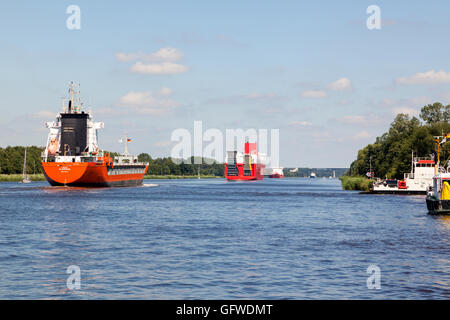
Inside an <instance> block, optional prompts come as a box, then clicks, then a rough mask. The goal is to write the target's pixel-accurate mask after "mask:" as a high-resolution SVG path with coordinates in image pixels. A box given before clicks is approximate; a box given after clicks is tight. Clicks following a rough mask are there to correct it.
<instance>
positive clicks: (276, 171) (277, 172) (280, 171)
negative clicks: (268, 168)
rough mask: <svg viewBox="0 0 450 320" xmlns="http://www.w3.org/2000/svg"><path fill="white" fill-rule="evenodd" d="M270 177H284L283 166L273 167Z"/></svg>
mask: <svg viewBox="0 0 450 320" xmlns="http://www.w3.org/2000/svg"><path fill="white" fill-rule="evenodd" d="M269 178H284V173H283V168H272V173H271V174H269Z"/></svg>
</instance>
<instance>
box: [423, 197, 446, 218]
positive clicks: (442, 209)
mask: <svg viewBox="0 0 450 320" xmlns="http://www.w3.org/2000/svg"><path fill="white" fill-rule="evenodd" d="M426 200H427V209H428V213H429V214H450V200H437V199H435V198H431V197H427V199H426Z"/></svg>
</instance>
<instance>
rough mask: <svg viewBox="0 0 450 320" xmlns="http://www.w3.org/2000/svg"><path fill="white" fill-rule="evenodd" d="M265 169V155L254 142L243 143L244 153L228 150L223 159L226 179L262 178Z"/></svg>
mask: <svg viewBox="0 0 450 320" xmlns="http://www.w3.org/2000/svg"><path fill="white" fill-rule="evenodd" d="M265 169H266V164H265V155H263V154H260V153H259V152H258V149H257V145H256V143H250V142H246V143H245V151H244V153H240V152H237V151H228V152H227V157H226V159H225V178H227V179H228V180H242V181H245V180H262V179H263V178H264V173H265Z"/></svg>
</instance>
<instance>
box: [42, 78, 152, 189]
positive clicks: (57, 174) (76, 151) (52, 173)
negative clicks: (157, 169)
mask: <svg viewBox="0 0 450 320" xmlns="http://www.w3.org/2000/svg"><path fill="white" fill-rule="evenodd" d="M69 92H70V93H71V94H72V97H71V99H70V100H69V103H68V105H67V106H66V105H65V104H64V102H63V109H64V110H63V112H62V113H60V114H59V115H58V116H57V118H56V121H53V122H47V123H46V125H47V128H49V130H50V132H49V135H48V139H47V146H46V148H45V150H44V152H43V153H42V162H41V165H42V170H43V172H44V175H45V178H46V179H47V181H48V182H49V183H50V184H51V185H52V186H63V185H64V186H77V187H114V186H138V185H142V180H143V178H144V175H145V173H146V172H147V169H148V163H140V162H138V160H137V157H135V156H132V155H129V154H128V151H127V147H126V146H127V143H128V142H129V141H130V139H129V138H126V141H125V153H124V154H123V155H121V156H118V157H115V158H114V159H113V158H112V157H111V156H110V154H108V153H106V152H104V151H103V150H100V149H99V147H98V143H97V131H98V130H99V129H102V128H103V127H104V125H103V122H93V119H92V117H91V115H90V114H89V112H84V111H82V110H81V105H80V104H79V101H76V100H75V99H74V95H75V94H78V93H79V92H75V90H74V84H73V83H72V84H71V88H70V90H69Z"/></svg>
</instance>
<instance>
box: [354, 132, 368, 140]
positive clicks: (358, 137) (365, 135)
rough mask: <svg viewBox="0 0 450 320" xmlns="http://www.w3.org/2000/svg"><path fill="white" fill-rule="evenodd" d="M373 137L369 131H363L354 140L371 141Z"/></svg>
mask: <svg viewBox="0 0 450 320" xmlns="http://www.w3.org/2000/svg"><path fill="white" fill-rule="evenodd" d="M371 137H372V135H371V134H370V133H368V132H367V131H365V130H363V131H360V132H358V133H356V134H355V135H354V136H353V139H355V140H362V139H369V138H371Z"/></svg>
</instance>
